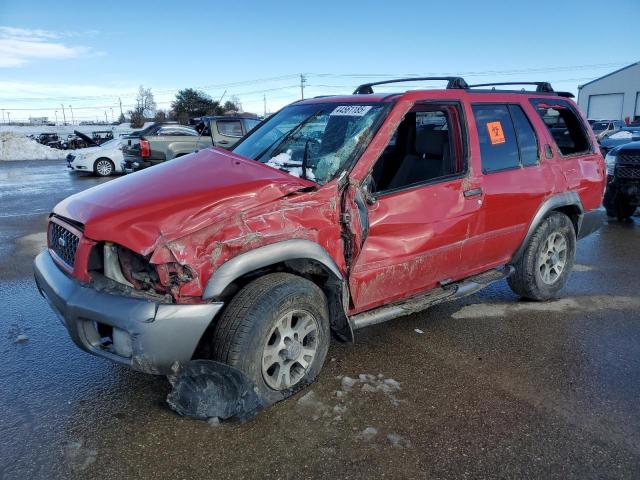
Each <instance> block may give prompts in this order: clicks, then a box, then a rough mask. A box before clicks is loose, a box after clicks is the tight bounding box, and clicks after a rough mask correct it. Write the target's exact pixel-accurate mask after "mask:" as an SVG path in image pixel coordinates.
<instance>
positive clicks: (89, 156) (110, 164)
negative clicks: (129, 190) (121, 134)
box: [67, 138, 123, 177]
mask: <svg viewBox="0 0 640 480" xmlns="http://www.w3.org/2000/svg"><path fill="white" fill-rule="evenodd" d="M122 161H123V156H122V145H121V143H120V139H117V138H115V139H113V140H109V141H108V142H105V143H103V144H102V145H100V146H99V147H90V148H81V149H79V150H76V151H75V152H73V153H70V154H69V155H67V166H68V167H69V168H70V169H71V170H77V171H79V172H92V173H94V174H95V175H98V176H100V177H107V176H109V175H111V174H113V173H122V166H121V163H122Z"/></svg>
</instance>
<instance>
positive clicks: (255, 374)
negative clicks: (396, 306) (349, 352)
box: [213, 273, 330, 402]
mask: <svg viewBox="0 0 640 480" xmlns="http://www.w3.org/2000/svg"><path fill="white" fill-rule="evenodd" d="M329 339H330V328H329V311H328V307H327V299H326V297H325V295H324V293H323V292H322V290H321V289H320V288H319V287H318V286H317V285H315V284H314V283H313V282H311V281H309V280H306V279H304V278H301V277H298V276H296V275H291V274H288V273H273V274H268V275H265V276H263V277H260V278H258V279H257V280H255V281H253V282H251V283H250V284H248V285H247V286H246V287H244V288H243V289H242V290H241V291H240V292H239V293H238V294H237V295H236V296H235V297H234V298H233V299H232V300H231V302H230V303H229V305H228V307H227V308H226V309H225V311H224V313H223V314H222V316H221V318H220V321H219V322H218V323H217V325H216V327H215V329H214V332H213V359H214V360H217V361H219V362H222V363H226V364H229V365H231V366H233V367H236V368H238V369H239V370H241V371H242V372H243V373H244V374H245V375H247V376H248V377H249V378H250V379H251V380H252V381H253V382H254V383H255V385H256V386H257V388H258V390H259V393H260V394H261V395H262V396H263V397H264V398H266V399H267V400H268V401H271V402H275V401H278V400H282V399H283V398H286V397H288V396H290V395H292V394H293V393H295V392H296V391H298V390H299V389H301V388H303V387H304V386H305V385H308V384H309V383H311V382H312V381H313V380H314V379H315V378H316V376H317V375H318V373H319V372H320V369H321V368H322V365H323V364H324V360H325V358H326V356H327V350H328V348H329Z"/></svg>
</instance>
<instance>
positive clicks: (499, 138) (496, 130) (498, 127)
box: [487, 121, 506, 145]
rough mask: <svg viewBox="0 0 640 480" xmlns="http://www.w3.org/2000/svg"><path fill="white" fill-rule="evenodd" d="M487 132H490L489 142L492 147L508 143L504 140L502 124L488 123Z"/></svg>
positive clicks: (496, 122)
mask: <svg viewBox="0 0 640 480" xmlns="http://www.w3.org/2000/svg"><path fill="white" fill-rule="evenodd" d="M487 131H488V132H489V140H490V141H491V145H499V144H500V143H504V142H506V139H505V138H504V131H503V130H502V124H501V123H500V122H498V121H495V122H487Z"/></svg>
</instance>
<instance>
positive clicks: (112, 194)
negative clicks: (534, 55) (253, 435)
mask: <svg viewBox="0 0 640 480" xmlns="http://www.w3.org/2000/svg"><path fill="white" fill-rule="evenodd" d="M420 80H427V81H429V80H431V81H432V80H434V79H433V78H422V79H416V78H412V79H410V81H411V82H412V83H413V82H416V81H420ZM379 83H380V84H382V83H391V82H378V83H375V84H366V85H362V86H361V87H359V88H358V89H357V90H356V92H355V94H354V95H351V96H333V97H323V98H314V99H308V100H303V101H299V102H296V103H294V104H291V105H289V106H288V107H285V108H283V109H282V110H281V111H279V112H278V113H277V114H275V115H273V116H272V117H270V118H269V119H268V120H266V121H265V122H263V123H262V124H261V125H260V126H259V127H257V128H256V129H254V130H253V131H251V132H250V133H249V134H248V135H247V136H246V137H244V138H243V139H242V140H241V141H240V142H239V143H238V144H236V146H235V147H234V148H233V151H231V152H229V151H226V150H224V149H221V148H207V149H203V150H201V151H199V152H198V153H196V154H194V155H190V156H189V157H185V158H179V159H176V160H173V161H171V162H166V163H164V164H162V165H158V166H157V167H154V168H150V169H147V170H145V171H142V172H139V173H137V174H136V175H130V176H125V177H123V178H120V179H117V180H114V181H111V182H108V183H105V184H102V185H99V186H97V187H94V188H92V189H90V190H86V191H84V192H81V193H77V194H75V195H73V196H71V197H69V198H67V199H66V200H64V201H62V202H61V203H59V204H58V205H57V206H56V207H55V208H54V209H53V212H52V213H51V216H50V218H49V227H48V228H49V234H48V242H49V243H48V249H47V250H46V251H44V252H42V253H40V254H39V255H38V256H37V258H36V259H35V265H34V266H35V278H36V282H37V285H38V288H39V289H40V291H41V292H42V293H43V295H44V297H45V298H46V299H47V300H48V301H49V302H50V304H51V305H52V307H53V309H54V310H55V311H57V312H59V314H60V316H61V317H62V318H63V319H64V320H63V321H64V324H65V326H66V328H67V329H68V331H69V334H70V336H71V338H72V339H73V341H74V342H75V343H76V344H77V345H78V346H79V347H80V348H82V349H84V350H86V351H87V352H89V353H92V354H94V355H98V356H101V357H104V358H107V359H109V360H112V361H115V362H119V363H121V364H124V365H128V366H130V367H132V368H134V369H136V370H139V371H143V372H148V373H156V374H166V373H168V372H170V371H171V368H172V365H175V366H179V365H180V364H184V363H185V362H188V361H189V360H190V359H192V358H211V359H214V360H217V361H218V362H222V363H226V364H229V365H232V366H234V367H235V368H237V369H239V370H241V371H242V372H243V373H244V374H245V375H246V376H247V377H248V378H249V379H250V380H251V381H252V382H254V383H255V386H256V391H257V392H259V393H260V395H261V396H262V397H263V398H265V399H268V400H271V401H276V400H279V399H282V398H286V397H287V396H289V395H291V394H292V393H294V392H296V391H297V390H299V389H300V388H302V387H304V386H305V385H306V384H308V383H309V382H311V381H313V379H314V378H315V377H316V375H317V374H318V372H319V371H320V369H321V367H322V365H323V362H324V360H325V357H326V355H327V348H328V346H329V340H330V336H331V332H333V333H334V334H335V335H336V336H337V337H339V338H342V339H344V340H350V339H352V338H353V337H352V336H353V332H354V331H356V330H358V329H360V328H363V327H366V326H368V325H373V324H376V323H379V322H384V321H387V320H390V319H392V318H396V317H400V316H403V315H407V314H410V313H413V312H416V311H418V310H421V309H424V308H426V307H428V306H430V305H434V304H437V303H440V302H443V301H448V300H454V299H458V298H460V297H463V296H465V295H469V294H472V293H474V292H476V291H478V290H479V289H481V288H483V287H485V286H486V285H488V284H490V283H492V282H495V281H498V280H500V279H504V278H507V281H508V284H509V286H510V287H511V288H512V289H513V291H514V292H516V293H517V294H518V295H520V296H521V297H524V298H527V299H531V300H537V301H544V300H548V299H551V298H554V297H556V296H557V295H559V293H560V291H561V290H562V288H563V287H564V286H565V284H566V283H567V281H568V279H569V276H570V273H571V270H572V267H573V264H574V258H575V252H576V241H577V239H580V238H582V237H584V236H586V235H588V234H590V233H591V232H593V231H594V230H596V229H597V228H598V227H599V226H600V224H601V223H602V221H603V218H604V210H603V209H602V208H599V207H600V206H601V202H602V194H603V190H604V186H605V173H604V161H603V158H602V155H601V154H600V152H599V148H598V144H597V141H596V138H595V135H594V134H593V132H592V131H591V129H590V128H587V123H586V120H585V119H584V118H583V117H582V116H581V114H580V113H579V111H578V109H577V106H576V104H575V103H574V102H573V101H572V100H570V98H568V95H569V94H563V93H555V92H553V90H552V89H551V88H550V86H549V85H548V84H546V83H540V84H539V86H538V90H539V91H536V92H531V91H522V90H513V91H502V90H493V89H492V90H488V89H487V90H485V89H479V88H473V86H472V87H469V86H468V85H467V84H466V83H465V82H464V80H463V79H461V78H458V77H451V78H449V79H448V87H447V89H443V90H426V91H420V90H417V91H416V90H414V91H407V92H405V93H398V94H389V93H384V94H375V93H373V87H374V86H375V85H377V84H379ZM555 116H560V117H562V119H563V122H562V125H564V127H563V128H565V130H566V133H567V134H566V135H563V136H562V138H565V137H566V138H568V139H570V140H571V141H570V142H569V141H567V140H564V143H563V144H562V145H559V144H557V143H556V142H555V141H554V137H553V135H552V133H551V131H550V128H548V127H547V126H546V125H545V122H544V121H543V120H544V119H545V118H550V117H555ZM554 125H555V126H554V128H560V127H558V125H560V123H559V122H556V123H555V124H554ZM318 134H320V136H319V137H318Z"/></svg>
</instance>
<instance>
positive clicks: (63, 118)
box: [60, 103, 67, 125]
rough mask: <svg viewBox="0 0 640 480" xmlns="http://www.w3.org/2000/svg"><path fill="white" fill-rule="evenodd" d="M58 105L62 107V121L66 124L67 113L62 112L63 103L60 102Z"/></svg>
mask: <svg viewBox="0 0 640 480" xmlns="http://www.w3.org/2000/svg"><path fill="white" fill-rule="evenodd" d="M60 106H61V107H62V121H63V122H64V124H65V125H66V124H67V115H66V114H65V113H64V105H63V104H62V103H61V104H60Z"/></svg>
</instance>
